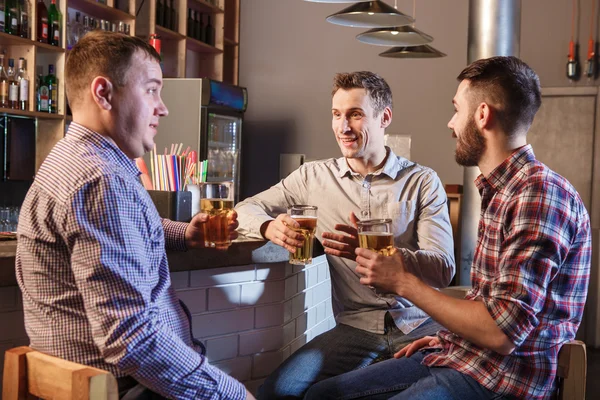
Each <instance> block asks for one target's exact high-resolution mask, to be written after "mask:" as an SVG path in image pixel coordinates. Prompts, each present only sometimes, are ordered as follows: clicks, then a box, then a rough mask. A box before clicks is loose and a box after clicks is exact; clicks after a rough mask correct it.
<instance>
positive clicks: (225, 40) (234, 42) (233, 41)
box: [223, 37, 239, 46]
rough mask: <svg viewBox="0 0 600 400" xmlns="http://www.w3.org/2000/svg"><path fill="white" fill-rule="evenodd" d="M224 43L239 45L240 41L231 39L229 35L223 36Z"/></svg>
mask: <svg viewBox="0 0 600 400" xmlns="http://www.w3.org/2000/svg"><path fill="white" fill-rule="evenodd" d="M223 43H225V45H226V46H237V45H239V43H238V42H236V41H235V40H233V39H229V38H228V37H223Z"/></svg>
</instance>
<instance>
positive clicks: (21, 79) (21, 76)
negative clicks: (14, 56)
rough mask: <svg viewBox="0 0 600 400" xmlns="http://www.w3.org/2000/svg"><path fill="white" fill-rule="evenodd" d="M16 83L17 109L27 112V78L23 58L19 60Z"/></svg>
mask: <svg viewBox="0 0 600 400" xmlns="http://www.w3.org/2000/svg"><path fill="white" fill-rule="evenodd" d="M16 81H17V82H18V84H19V109H20V110H22V111H27V110H29V78H28V77H27V69H26V67H25V59H24V58H23V57H20V58H19V70H18V71H17V79H16Z"/></svg>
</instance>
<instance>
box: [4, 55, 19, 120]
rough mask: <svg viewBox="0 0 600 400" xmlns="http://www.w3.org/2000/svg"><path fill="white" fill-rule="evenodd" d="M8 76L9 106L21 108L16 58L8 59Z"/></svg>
mask: <svg viewBox="0 0 600 400" xmlns="http://www.w3.org/2000/svg"><path fill="white" fill-rule="evenodd" d="M6 75H7V76H8V108H12V109H18V108H19V83H18V82H17V80H16V77H15V60H13V59H12V58H9V59H8V69H7V70H6Z"/></svg>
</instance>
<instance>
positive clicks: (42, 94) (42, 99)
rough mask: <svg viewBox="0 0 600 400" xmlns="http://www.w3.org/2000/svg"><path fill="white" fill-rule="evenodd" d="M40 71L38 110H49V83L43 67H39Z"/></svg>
mask: <svg viewBox="0 0 600 400" xmlns="http://www.w3.org/2000/svg"><path fill="white" fill-rule="evenodd" d="M39 68H40V70H39V71H38V72H39V74H38V104H37V110H38V111H41V112H48V103H49V102H50V92H49V91H48V84H47V83H46V78H45V77H44V74H43V71H44V69H43V67H41V66H40V67H39Z"/></svg>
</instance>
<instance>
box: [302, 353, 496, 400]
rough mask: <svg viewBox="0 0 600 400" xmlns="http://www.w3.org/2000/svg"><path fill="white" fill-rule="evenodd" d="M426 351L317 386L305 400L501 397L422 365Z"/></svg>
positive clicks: (469, 380)
mask: <svg viewBox="0 0 600 400" xmlns="http://www.w3.org/2000/svg"><path fill="white" fill-rule="evenodd" d="M423 357H424V352H417V353H416V354H413V355H412V356H411V357H410V358H406V357H402V358H399V359H391V360H387V361H383V362H380V363H378V364H375V365H372V366H370V367H367V368H363V369H360V370H357V371H352V372H348V373H346V374H343V375H340V376H337V377H334V378H330V379H327V380H324V381H321V382H319V383H317V384H315V385H314V386H313V387H311V388H310V390H309V391H308V393H307V394H306V397H305V398H304V399H305V400H333V399H336V400H350V399H369V400H383V399H390V400H409V399H410V400H432V399H435V400H488V399H489V400H491V399H501V398H502V397H501V396H499V395H497V394H495V393H493V392H491V391H489V390H488V389H486V388H484V387H483V386H481V385H480V384H479V383H478V382H477V381H476V380H474V379H473V378H471V377H469V376H467V375H463V374H461V373H460V372H458V371H455V370H453V369H451V368H429V367H427V366H425V365H421V361H422V360H423Z"/></svg>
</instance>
